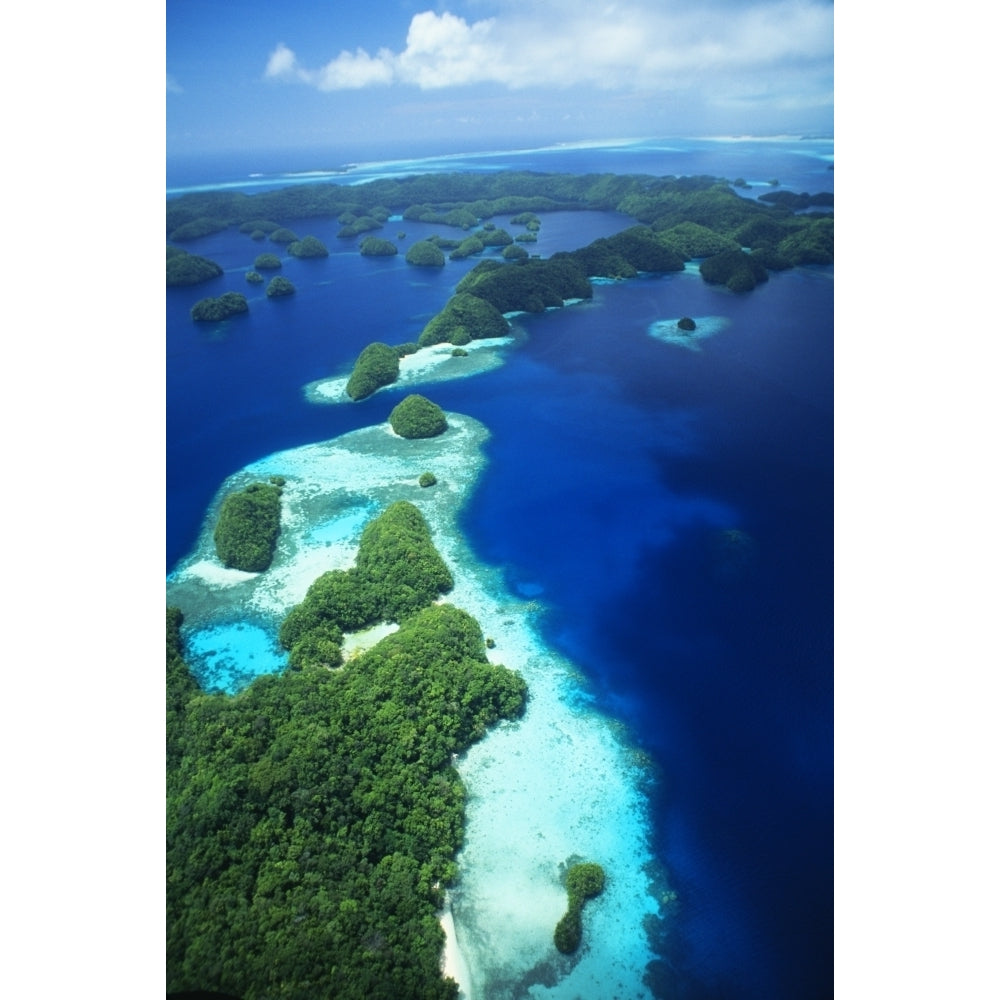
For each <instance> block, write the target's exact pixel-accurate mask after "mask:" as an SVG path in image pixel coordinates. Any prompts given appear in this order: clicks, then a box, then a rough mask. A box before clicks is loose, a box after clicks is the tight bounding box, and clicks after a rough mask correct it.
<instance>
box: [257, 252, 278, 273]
mask: <svg viewBox="0 0 1000 1000" xmlns="http://www.w3.org/2000/svg"><path fill="white" fill-rule="evenodd" d="M253 266H254V268H255V269H256V270H258V271H277V270H278V268H279V267H281V258H280V257H279V256H278V255H277V254H273V253H259V254H257V256H256V257H254V260H253Z"/></svg>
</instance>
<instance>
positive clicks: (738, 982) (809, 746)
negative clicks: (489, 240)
mask: <svg viewBox="0 0 1000 1000" xmlns="http://www.w3.org/2000/svg"><path fill="white" fill-rule="evenodd" d="M671 145H674V146H680V145H681V144H679V143H673V144H671V143H662V144H659V146H662V147H669V146H671ZM807 145H808V146H809V148H810V149H811V150H812V152H813V153H816V154H820V155H813V156H806V155H803V152H802V149H803V148H805V147H801V148H800V147H796V146H794V145H792V144H789V143H782V144H779V145H777V146H772V145H767V144H760V143H756V144H747V143H737V144H714V145H712V144H707V147H706V144H704V143H692V144H688V146H687V147H685V148H684V149H682V150H681V151H679V152H676V153H670V152H667V151H665V150H664V149H661V148H659V146H658V147H657V148H655V149H651V148H649V147H648V146H647V147H643V148H642V149H640V150H633V151H632V153H631V155H630V154H629V152H628V151H626V150H620V149H619V150H614V151H608V150H597V151H595V150H592V149H586V150H578V151H572V150H563V151H555V152H553V151H549V152H545V153H540V154H537V155H536V156H534V157H532V156H528V155H527V154H511V156H510V158H507V159H504V158H497V157H491V158H489V162H487V161H482V162H480V163H479V164H478V165H480V166H483V165H484V164H485V168H487V169H494V168H495V167H496V163H497V161H498V159H499V160H502V162H503V164H504V166H506V167H513V166H518V167H520V166H531V167H533V168H534V169H545V170H550V169H551V170H557V169H558V170H567V169H571V168H570V167H569V166H568V164H569V163H573V164H574V167H573V168H572V169H576V170H578V171H580V172H586V171H590V170H612V169H614V170H619V171H627V172H635V173H637V172H650V173H659V174H667V173H678V174H679V173H712V174H717V175H721V176H727V177H736V176H744V177H746V178H747V179H748V180H758V179H765V180H766V179H768V178H771V177H777V178H780V179H781V180H782V181H783V184H786V185H787V186H789V187H791V188H793V189H794V190H806V191H811V192H814V191H819V190H830V189H832V171H830V170H828V169H827V168H828V165H829V162H831V161H832V144H829V143H827V144H825V147H824V146H821V145H820V144H815V143H814V144H807ZM752 154H756V156H754V155H752ZM330 160H331V161H332V160H336V157H331V158H330ZM522 161H523V162H522ZM339 162H343V161H339ZM601 163H604V164H606V165H605V166H600V165H598V164H601ZM654 163H655V166H654ZM625 164H631V166H626V165H625ZM323 165H327V164H323ZM462 165H463V166H466V165H469V166H475V165H476V164H473V163H471V162H467V161H466V160H463V161H462ZM444 166H445V168H446V169H456V166H455V165H454V163H453V162H451V161H448V163H447V164H445V165H444ZM245 168H246V163H231V164H230V165H229V167H228V168H226V167H225V165H224V164H221V163H220V164H219V165H218V170H219V171H220V173H217V174H214V175H212V176H211V177H209V178H207V179H209V180H212V181H216V180H218V179H220V178H221V179H223V180H225V179H230V180H238V179H239V178H240V177H241V176H242V174H241V171H243V170H244V169H245ZM227 169H228V173H227V172H226V170H227ZM276 169H277V168H276ZM291 169H296V170H298V169H308V167H307V166H305V165H303V164H295V165H293V166H292V167H291ZM813 181H815V183H813ZM184 183H194V181H190V179H189V180H186V181H184ZM628 221H629V220H627V219H622V218H613V217H602V216H597V215H593V214H589V213H588V214H587V215H586V216H579V217H577V218H575V219H574V220H567V221H566V222H565V223H564V222H562V221H561V220H556V219H553V218H551V217H543V224H542V231H541V233H540V236H542V237H543V238H545V239H547V240H548V242H547V243H544V244H541V245H540V246H539V247H538V248H537V249H538V250H539V251H540V252H543V253H545V254H548V253H551V252H552V251H553V250H555V249H569V248H572V247H574V246H582V245H585V244H586V243H588V242H590V241H591V240H592V239H594V238H595V237H596V236H598V235H606V234H607V233H608V232H611V231H614V229H616V228H621V227H623V226H624V225H627V224H628ZM390 225H391V226H394V225H395V224H394V223H393V224H390ZM336 228H337V223H336V222H334V221H328V222H323V221H319V220H316V221H315V222H314V223H313V222H308V223H301V224H299V225H297V226H296V230H297V231H298V232H299V233H300V235H305V234H306V233H312V234H314V235H317V236H319V237H320V238H321V239H324V240H325V241H326V242H327V244H328V245H329V246H330V247H331V249H338V250H347V251H349V252H342V253H337V254H336V255H335V256H332V257H331V258H330V259H329V260H326V261H296V260H294V259H288V260H287V261H286V262H285V267H284V271H283V273H285V274H286V275H287V276H288V277H290V278H291V279H292V281H293V282H294V283H295V285H296V287H297V288H298V293H297V294H296V295H295V296H294V297H292V298H290V299H288V300H282V301H277V302H270V301H267V300H266V298H265V297H264V295H263V292H260V293H254V295H250V298H251V302H250V308H251V311H250V315H249V316H245V317H240V318H237V319H234V320H232V321H230V322H229V323H228V324H225V325H224V326H223V327H222V328H220V329H218V330H211V329H205V328H204V327H201V326H196V325H195V324H193V323H192V322H191V321H190V320H189V318H188V315H187V311H188V309H189V308H190V306H191V304H192V303H193V302H194V301H195V300H197V299H198V298H202V297H204V296H205V295H218V294H221V292H222V291H226V290H229V289H235V290H239V291H244V292H247V293H248V295H249V294H250V289H249V286H247V285H246V283H245V281H244V278H243V273H244V271H245V269H246V268H247V267H248V266H249V262H250V261H251V260H252V258H253V256H255V254H256V253H257V252H259V251H260V250H261V249H262V248H261V247H260V246H259V245H257V244H252V243H250V241H249V240H248V239H247V238H246V237H243V236H238V235H236V234H232V233H228V234H219V235H216V236H213V237H208V238H206V239H204V240H201V241H198V242H197V244H194V245H190V244H189V245H187V248H188V249H191V250H193V251H195V252H198V253H204V254H206V255H207V256H210V257H212V258H213V259H216V260H218V261H219V262H220V263H221V264H222V265H223V266H224V267H226V268H230V269H231V270H230V271H228V272H227V274H226V275H224V276H223V277H222V278H219V279H216V280H215V281H213V282H212V283H210V285H204V286H199V287H198V288H196V289H186V290H180V289H168V294H167V309H168V322H167V331H168V369H167V371H168V414H167V452H168V454H167V459H168V469H167V472H168V497H167V502H168V523H167V564H168V568H169V567H170V566H172V565H173V563H174V562H175V561H176V560H177V559H178V558H180V557H182V556H183V555H184V554H185V553H186V552H187V550H188V548H189V547H190V545H191V543H192V542H193V540H194V537H195V535H196V533H197V531H198V528H199V526H200V523H201V520H202V517H203V515H204V510H205V507H206V506H207V504H208V502H209V500H210V499H211V497H212V495H213V494H214V492H215V491H216V490H217V488H218V487H219V485H220V483H221V481H222V480H223V479H224V478H225V477H226V476H227V475H229V474H230V473H232V472H234V471H236V470H237V469H238V468H240V467H241V466H243V465H244V464H246V463H248V462H250V461H252V460H255V459H257V458H260V457H262V456H263V455H265V454H268V453H270V452H272V451H275V450H277V449H281V448H288V447H293V446H295V445H298V444H304V443H308V442H312V441H317V440H323V439H326V438H330V437H334V436H336V435H338V434H341V433H343V432H345V431H347V430H350V429H353V428H355V427H360V426H365V425H368V424H371V423H374V422H378V421H381V420H384V419H385V417H386V416H387V414H388V412H389V410H390V409H391V407H392V406H393V405H394V404H395V403H396V402H397V401H398V399H399V398H400V394H401V390H397V391H391V392H385V393H379V394H377V395H376V396H374V397H372V398H370V399H368V400H366V401H364V402H363V403H361V404H356V405H353V406H347V407H344V406H340V407H334V406H329V407H323V406H314V405H311V404H309V403H307V402H306V401H305V400H304V398H303V396H302V392H301V389H302V386H303V385H304V384H305V383H307V382H310V381H312V380H314V379H317V378H320V377H323V376H327V375H332V374H337V373H340V372H346V371H347V370H348V369H349V367H350V365H351V363H352V362H353V359H354V357H355V356H356V355H357V353H358V352H359V351H360V350H361V348H362V347H364V345H365V344H367V343H369V342H370V341H372V340H375V339H380V340H384V341H386V342H388V343H399V342H402V341H405V340H412V339H415V338H416V336H417V334H418V333H419V331H420V329H421V328H422V326H423V324H424V323H425V322H426V320H427V319H428V318H429V317H430V316H431V315H433V313H435V312H436V311H437V310H438V309H439V308H440V307H441V306H442V305H443V304H444V302H445V301H446V300H447V298H448V296H449V295H450V294H451V289H452V287H453V285H454V283H455V282H456V281H457V280H458V279H459V278H460V277H461V275H462V274H463V273H464V272H465V270H466V269H467V268H468V267H471V266H472V264H473V262H472V261H469V262H465V263H464V264H462V265H458V264H453V263H450V264H449V265H448V266H447V267H446V268H445V269H444V271H443V273H440V274H433V275H427V274H424V273H422V272H421V273H420V274H418V275H415V274H414V272H413V270H412V269H409V268H407V266H406V265H405V263H404V262H403V260H402V256H401V255H400V257H398V258H395V259H393V260H388V261H373V260H370V259H365V258H362V257H360V255H358V254H357V252H356V250H355V249H354V247H353V246H351V247H348V248H344V247H342V246H341V245H340V244H339V241H337V240H336V238H335V237H334V235H333V234H334V232H335V230H336ZM400 228H402V229H405V230H406V231H407V233H408V240H409V239H415V238H418V237H419V233H418V232H417V229H418V226H417V225H415V224H413V223H409V222H407V223H405V225H404V224H400ZM547 234H548V235H547ZM681 315H691V316H694V317H696V318H697V317H701V316H725V317H727V318H728V320H729V325H728V326H727V327H726V328H725V329H724V330H723V331H722V332H721V333H719V334H717V335H716V336H714V337H713V338H711V339H708V340H704V341H701V342H700V347H701V349H700V350H699V351H691V350H687V349H685V348H683V347H679V346H676V345H672V344H666V343H664V342H662V341H660V340H657V339H655V338H653V337H652V336H650V335H649V333H648V329H649V326H650V324H652V323H654V322H656V321H657V320H661V319H665V318H672V317H677V316H681ZM520 322H521V325H522V326H523V328H524V329H525V331H526V332H527V334H528V336H527V340H526V342H525V343H524V345H523V346H522V347H520V348H519V349H518V350H516V351H514V352H512V353H511V355H510V360H509V363H508V364H507V365H506V366H505V367H504V368H502V369H499V370H497V371H494V372H491V373H488V374H486V375H482V376H477V377H475V378H471V379H466V380H461V381H457V382H452V383H445V384H437V385H434V386H433V387H430V388H429V389H428V395H430V396H431V397H432V398H433V399H434V400H435V401H436V402H438V403H439V404H440V405H441V406H443V407H444V408H445V409H446V410H455V411H459V412H462V413H467V414H470V415H471V416H473V417H476V418H477V419H479V420H482V421H483V422H484V423H485V424H487V426H488V427H489V428H490V430H491V432H492V437H491V439H490V442H489V444H488V456H489V459H490V461H489V465H488V467H487V469H486V472H485V474H484V477H483V479H482V481H481V484H480V487H479V489H478V491H477V493H476V495H475V497H474V500H473V502H472V503H471V505H470V507H469V508H468V510H467V512H466V514H465V516H464V528H465V530H466V532H467V534H468V537H469V539H470V542H471V544H472V545H473V547H474V549H475V550H476V551H477V553H478V554H479V556H480V557H481V558H482V559H483V560H484V561H487V562H490V563H494V564H497V565H501V566H503V567H504V568H505V571H506V573H507V575H508V579H509V582H510V585H511V587H512V588H521V589H522V591H525V588H527V592H531V593H537V595H538V596H539V598H540V599H541V600H543V601H544V602H545V604H546V606H547V608H548V609H549V610H548V612H547V614H546V615H545V616H544V618H543V621H544V629H545V631H546V637H547V639H548V640H549V641H550V642H551V643H552V644H553V645H554V646H556V647H557V648H558V649H560V650H561V651H563V652H565V653H566V654H567V655H569V656H570V657H571V658H572V659H573V660H574V661H575V662H576V663H578V664H579V665H580V666H581V667H582V668H583V669H584V671H585V672H586V673H587V675H588V676H589V678H590V679H591V681H592V683H593V686H594V689H595V692H596V694H597V697H598V702H599V705H600V706H601V707H603V708H604V709H605V710H606V711H607V712H608V713H609V714H610V715H612V716H614V717H616V718H620V719H622V720H623V721H625V722H626V723H627V724H628V725H629V727H630V729H631V731H632V733H633V734H634V737H635V739H636V741H637V742H638V743H639V744H640V745H641V746H642V747H643V748H644V749H646V750H647V751H648V752H649V753H650V754H651V755H652V757H653V758H654V760H655V761H656V763H657V765H658V768H659V772H660V779H661V780H660V781H659V783H658V786H657V790H656V793H655V801H654V805H655V817H654V818H655V829H654V831H653V836H654V839H655V843H656V848H657V854H658V856H659V857H660V858H661V859H662V860H663V862H664V864H665V865H666V867H667V869H668V871H669V874H670V878H671V881H672V883H673V886H674V887H675V888H676V889H677V890H678V892H679V895H680V903H681V906H680V911H679V919H678V921H677V925H676V927H675V928H674V929H673V930H672V931H671V933H670V934H669V935H668V937H667V938H666V939H665V940H664V941H663V942H662V947H663V952H664V956H665V959H666V963H667V964H666V967H667V968H669V969H671V970H672V972H670V974H669V975H670V977H671V982H672V983H673V986H674V987H675V990H676V995H678V996H679V997H682V998H685V1000H688V998H691V1000H701V998H713V1000H714V998H732V1000H757V998H768V1000H813V998H815V1000H820V998H824V997H830V996H832V994H833V902H832V900H833V892H832V889H833V884H832V876H833V846H832V832H833V825H832V804H833V785H832V770H833V760H832V757H833V690H832V689H833V556H832V553H833V274H832V268H818V269H800V270H795V271H792V272H785V273H782V274H776V275H774V276H772V279H771V281H770V282H768V283H767V284H766V285H763V286H760V287H758V288H757V289H756V290H755V291H754V292H752V293H751V294H749V295H744V296H736V295H732V294H730V293H728V292H725V291H722V290H719V289H716V288H712V287H710V286H707V285H705V284H704V283H703V282H702V281H701V280H700V278H699V277H697V276H695V275H686V274H685V275H670V276H666V277H662V278H646V279H639V280H636V281H633V282H628V283H623V284H617V285H603V286H599V287H597V288H596V290H595V297H594V300H593V301H592V302H590V303H585V304H581V305H577V306H571V307H568V308H565V309H562V310H558V311H554V312H549V313H547V314H545V315H544V316H539V317H524V318H522V320H521V321H520Z"/></svg>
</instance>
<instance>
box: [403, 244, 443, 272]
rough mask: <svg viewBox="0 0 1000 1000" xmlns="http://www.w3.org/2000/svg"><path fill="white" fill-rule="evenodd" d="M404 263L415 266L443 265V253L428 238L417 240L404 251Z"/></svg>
mask: <svg viewBox="0 0 1000 1000" xmlns="http://www.w3.org/2000/svg"><path fill="white" fill-rule="evenodd" d="M406 263H407V264H414V265H416V266H417V267H444V254H443V253H442V252H441V250H440V249H439V248H438V247H436V246H435V245H434V244H433V243H431V242H430V240H418V241H417V242H416V243H414V244H413V245H412V246H411V247H410V249H409V250H407V251H406Z"/></svg>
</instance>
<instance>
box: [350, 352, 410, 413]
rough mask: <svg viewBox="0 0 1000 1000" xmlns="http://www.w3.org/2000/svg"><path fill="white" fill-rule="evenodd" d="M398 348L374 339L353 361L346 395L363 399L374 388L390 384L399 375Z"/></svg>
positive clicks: (373, 390) (355, 398) (354, 398)
mask: <svg viewBox="0 0 1000 1000" xmlns="http://www.w3.org/2000/svg"><path fill="white" fill-rule="evenodd" d="M399 357H400V355H399V349H398V348H395V347H390V346H389V345H388V344H383V343H381V342H380V341H376V342H375V343H373V344H369V345H368V346H367V347H366V348H365V349H364V350H363V351H362V352H361V353H360V354H359V355H358V360H357V361H355V362H354V369H353V370H352V371H351V377H350V378H349V379H348V380H347V390H346V391H347V395H348V396H350V397H351V399H353V400H359V399H364V398H366V397H367V396H370V395H371V394H372V393H373V392H375V390H376V389H380V388H381V387H382V386H384V385H391V384H392V383H393V382H395V381H396V379H397V378H398V377H399Z"/></svg>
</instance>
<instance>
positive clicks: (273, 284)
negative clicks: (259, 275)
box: [266, 274, 295, 299]
mask: <svg viewBox="0 0 1000 1000" xmlns="http://www.w3.org/2000/svg"><path fill="white" fill-rule="evenodd" d="M266 292H267V297H268V298H269V299H275V298H281V297H282V296H283V295H294V294H295V286H294V285H293V284H292V283H291V282H290V281H289V280H288V279H287V278H284V277H282V276H281V275H280V274H277V275H275V276H274V277H273V278H272V279H271V280H270V281H269V282H268V283H267V290H266Z"/></svg>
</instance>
